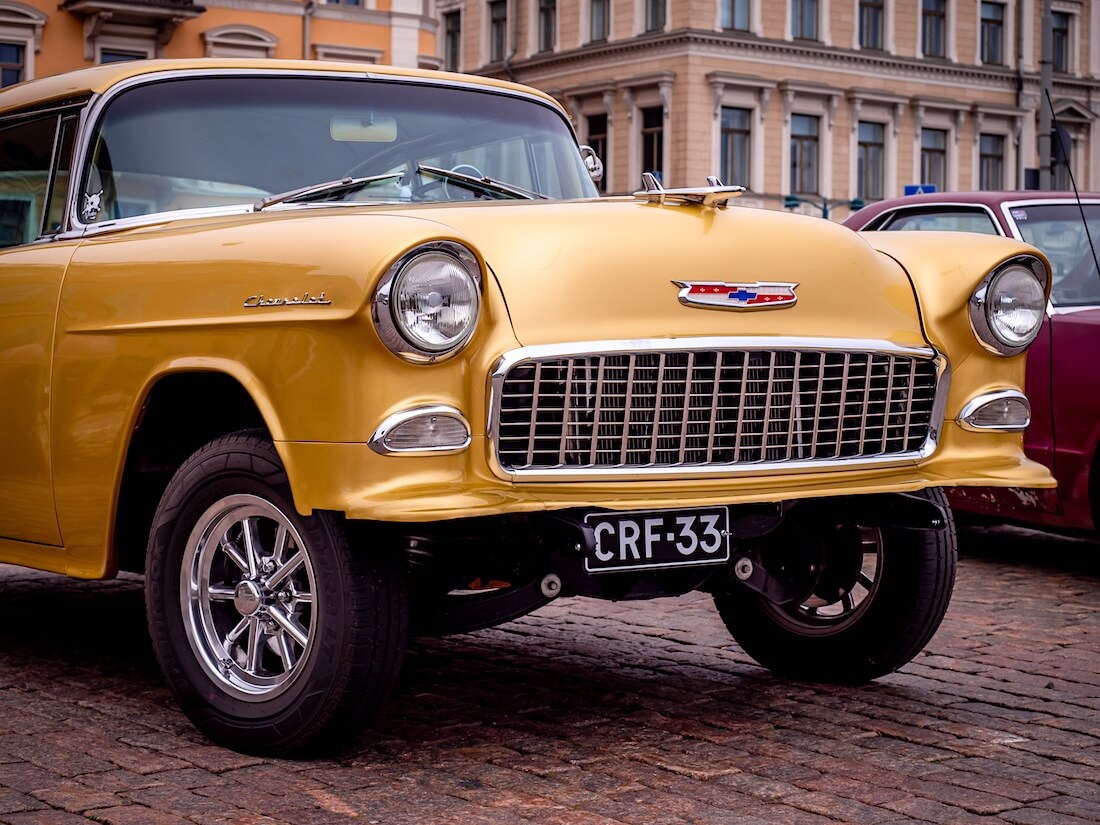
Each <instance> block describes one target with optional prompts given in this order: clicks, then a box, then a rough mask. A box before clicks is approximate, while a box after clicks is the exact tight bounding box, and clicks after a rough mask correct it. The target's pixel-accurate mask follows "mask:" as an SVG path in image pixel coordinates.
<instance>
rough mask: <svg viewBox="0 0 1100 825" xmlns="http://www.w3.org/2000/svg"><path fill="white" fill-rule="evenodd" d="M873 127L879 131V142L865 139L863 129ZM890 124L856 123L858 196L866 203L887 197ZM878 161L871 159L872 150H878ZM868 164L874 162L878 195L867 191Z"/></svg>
mask: <svg viewBox="0 0 1100 825" xmlns="http://www.w3.org/2000/svg"><path fill="white" fill-rule="evenodd" d="M864 126H871V127H875V128H877V129H878V130H879V134H878V141H877V142H874V141H871V140H867V139H864V136H863V127H864ZM887 128H888V124H886V123H880V122H878V121H877V120H859V121H857V123H856V195H857V196H858V197H860V198H862V199H863V200H864V201H867V202H870V201H879V200H882V199H883V198H884V197H885V196H886V153H887V151H888V146H887V138H886V133H887ZM876 147H877V149H878V151H877V153H876V154H877V156H878V157H877V160H876V159H873V158H869V157H868V156H869V155H870V154H872V152H871V150H872V149H874V148H876ZM868 162H874V165H875V169H874V170H873V171H874V172H875V174H874V175H873V176H872V177H873V178H877V181H878V188H877V194H876V193H875V192H870V191H867V189H868V174H867V164H868Z"/></svg>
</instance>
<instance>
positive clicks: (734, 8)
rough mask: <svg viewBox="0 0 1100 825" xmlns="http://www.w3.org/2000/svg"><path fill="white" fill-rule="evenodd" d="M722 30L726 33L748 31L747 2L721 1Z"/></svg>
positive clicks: (737, 0)
mask: <svg viewBox="0 0 1100 825" xmlns="http://www.w3.org/2000/svg"><path fill="white" fill-rule="evenodd" d="M721 5H722V28H723V29H725V30H726V31H739V32H747V31H748V30H749V0H721Z"/></svg>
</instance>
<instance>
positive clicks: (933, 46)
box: [920, 0, 947, 57]
mask: <svg viewBox="0 0 1100 825" xmlns="http://www.w3.org/2000/svg"><path fill="white" fill-rule="evenodd" d="M920 44H921V52H922V53H923V54H924V56H925V57H947V0H922V6H921V18H920Z"/></svg>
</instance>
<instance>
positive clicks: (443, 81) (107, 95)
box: [61, 67, 579, 236]
mask: <svg viewBox="0 0 1100 825" xmlns="http://www.w3.org/2000/svg"><path fill="white" fill-rule="evenodd" d="M200 77H284V78H288V77H289V78H299V77H314V78H329V79H332V78H336V79H343V80H360V81H362V80H372V81H377V82H384V83H396V84H406V85H408V84H411V85H423V86H440V87H444V88H452V89H462V90H464V91H475V92H481V93H483V94H497V95H503V96H505V97H514V98H519V99H521V100H526V101H529V102H532V103H537V104H539V105H540V106H543V107H544V108H546V109H549V110H550V111H552V112H553V113H554V114H556V115H557V116H558V118H559V119H561V121H562V122H563V123H564V124H565V125H566V128H567V129H568V130H569V134H570V135H572V136H573V142H574V143H575V144H576V143H577V132H576V129H575V128H574V127H573V124H572V123H571V122H570V121H569V118H568V117H566V116H565V114H564V113H563V112H562V110H561V109H559V108H557V107H556V106H554V105H553V104H551V103H550V102H549V101H547V100H545V99H544V98H542V97H540V96H538V95H534V94H530V93H528V92H524V91H522V90H519V89H507V88H499V87H496V86H483V85H481V84H479V83H474V82H471V81H462V80H451V79H447V78H436V77H409V76H405V75H401V74H393V75H390V74H384V73H380V72H371V71H350V70H343V69H341V70H337V71H321V70H317V69H310V70H294V69H273V68H272V69H250V68H246V67H238V68H225V67H221V68H210V69H186V70H185V69H166V70H164V71H154V72H149V73H147V74H139V75H134V76H132V77H128V78H126V79H125V80H120V81H119V82H118V83H116V84H114V85H113V86H111V87H110V88H109V89H107V90H106V91H105V92H102V93H99V94H93V95H92V96H91V97H90V98H89V100H88V101H87V102H86V104H85V105H84V110H83V112H82V114H81V120H80V125H79V127H78V134H77V141H76V145H75V147H74V151H73V170H74V171H76V170H79V172H78V173H77V174H70V177H69V193H68V197H69V202H68V209H67V210H66V220H67V226H66V227H65V231H64V232H62V233H61V234H62V235H68V234H69V233H75V235H76V236H83V235H92V234H98V232H99V231H109V230H115V229H130V228H133V227H138V226H148V225H152V224H158V223H166V222H167V221H169V220H186V219H187V218H201V217H216V216H220V215H238V214H239V215H245V214H249V213H251V212H253V211H254V210H253V204H252V203H251V202H250V203H248V204H241V205H240V206H238V205H236V204H233V205H229V206H213V207H202V208H198V209H187V210H173V211H168V212H153V213H150V214H148V215H138V216H135V217H133V218H120V219H118V220H115V221H110V222H106V221H105V222H103V223H102V224H100V223H92V224H87V223H84V222H83V221H82V220H81V218H80V210H79V208H78V206H79V202H80V198H79V194H80V192H81V190H82V188H83V182H84V172H85V167H86V165H87V163H86V162H87V160H88V157H89V153H90V150H91V142H92V135H93V133H94V132H95V130H96V129H97V127H98V126H99V122H100V119H101V117H102V115H103V113H104V111H105V110H106V108H107V106H108V105H109V104H110V103H111V101H113V100H114V99H115V98H116V97H118V96H119V95H120V94H123V93H124V92H127V91H129V90H131V89H135V88H137V87H139V86H145V85H149V84H152V83H162V82H165V81H172V80H189V79H192V78H200ZM578 151H579V149H578ZM227 209H230V210H231V211H226V210H227ZM185 212H186V215H184V213H185ZM97 227H103V228H102V229H97Z"/></svg>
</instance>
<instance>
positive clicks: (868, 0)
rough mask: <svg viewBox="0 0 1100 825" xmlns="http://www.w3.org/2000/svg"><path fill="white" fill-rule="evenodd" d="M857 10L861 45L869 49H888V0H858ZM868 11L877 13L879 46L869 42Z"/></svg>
mask: <svg viewBox="0 0 1100 825" xmlns="http://www.w3.org/2000/svg"><path fill="white" fill-rule="evenodd" d="M856 11H857V13H858V20H857V26H856V28H857V30H858V31H857V37H858V38H859V39H858V43H859V47H860V48H861V49H867V50H869V51H879V52H880V51H886V0H857V5H856ZM868 13H877V14H876V16H877V18H878V26H877V35H878V45H877V46H876V45H870V44H868V43H867V40H868V38H867V37H866V35H865V33H866V31H867V29H866V27H865V26H864V23H865V22H866V21H867V17H868Z"/></svg>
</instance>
